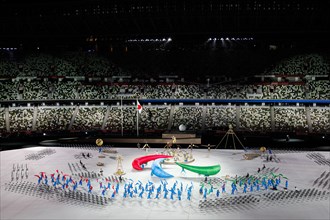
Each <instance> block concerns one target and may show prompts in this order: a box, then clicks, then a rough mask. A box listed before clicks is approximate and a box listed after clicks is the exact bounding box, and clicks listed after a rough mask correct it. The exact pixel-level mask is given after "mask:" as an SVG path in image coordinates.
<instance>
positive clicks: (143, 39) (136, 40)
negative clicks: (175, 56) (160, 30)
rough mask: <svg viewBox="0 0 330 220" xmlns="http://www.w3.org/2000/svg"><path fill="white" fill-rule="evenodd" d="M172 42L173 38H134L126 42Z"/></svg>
mask: <svg viewBox="0 0 330 220" xmlns="http://www.w3.org/2000/svg"><path fill="white" fill-rule="evenodd" d="M170 41H172V38H171V37H169V38H165V37H163V38H134V39H128V40H126V42H128V43H145V42H147V43H150V42H170Z"/></svg>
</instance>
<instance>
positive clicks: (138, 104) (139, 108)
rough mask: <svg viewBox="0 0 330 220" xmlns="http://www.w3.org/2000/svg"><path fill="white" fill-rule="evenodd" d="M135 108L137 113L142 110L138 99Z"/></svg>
mask: <svg viewBox="0 0 330 220" xmlns="http://www.w3.org/2000/svg"><path fill="white" fill-rule="evenodd" d="M137 110H138V111H139V113H140V114H141V112H142V105H141V104H140V102H139V101H137Z"/></svg>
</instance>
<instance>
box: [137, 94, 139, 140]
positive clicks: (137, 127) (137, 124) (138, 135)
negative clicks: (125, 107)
mask: <svg viewBox="0 0 330 220" xmlns="http://www.w3.org/2000/svg"><path fill="white" fill-rule="evenodd" d="M136 106H138V99H137V98H136ZM136 136H137V137H138V136H139V109H138V108H136Z"/></svg>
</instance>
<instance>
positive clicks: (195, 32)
mask: <svg viewBox="0 0 330 220" xmlns="http://www.w3.org/2000/svg"><path fill="white" fill-rule="evenodd" d="M0 4H1V7H0V8H1V9H0V12H1V13H0V19H1V23H2V24H1V26H0V34H1V36H2V37H1V38H2V39H3V40H6V39H22V38H27V39H34V38H39V39H42V38H45V39H48V38H52V39H55V38H59V39H60V38H63V39H66V38H77V37H87V36H102V37H134V36H135V37H136V36H164V35H167V36H169V35H171V36H189V37H201V36H202V37H209V36H211V35H217V34H237V35H244V34H245V35H247V34H253V35H259V36H263V37H274V34H276V35H275V37H277V36H278V37H289V38H292V37H306V38H312V37H315V36H317V37H318V38H325V39H327V38H328V37H329V28H328V26H329V21H330V18H329V16H330V13H328V10H329V2H328V1H320V0H313V1H306V0H293V1H287V0H271V1H269V0H245V1H240V0H222V1H219V0H112V1H106V0H93V1H92V0H66V1H64V0H56V1H52V0H51V1H42V0H38V1H22V2H21V1H18V0H2V1H1V3H0Z"/></svg>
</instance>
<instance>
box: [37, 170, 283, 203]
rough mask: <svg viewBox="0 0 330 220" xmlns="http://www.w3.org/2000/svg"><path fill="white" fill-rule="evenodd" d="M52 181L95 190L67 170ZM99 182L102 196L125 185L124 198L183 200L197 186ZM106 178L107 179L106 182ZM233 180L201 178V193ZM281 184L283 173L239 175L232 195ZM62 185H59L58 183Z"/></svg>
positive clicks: (40, 178)
mask: <svg viewBox="0 0 330 220" xmlns="http://www.w3.org/2000/svg"><path fill="white" fill-rule="evenodd" d="M35 176H37V177H38V184H45V185H50V183H49V180H48V177H47V175H46V173H45V172H40V175H35ZM50 177H51V178H50V179H51V185H52V186H53V187H56V188H62V189H63V190H65V189H69V190H71V189H72V190H73V191H76V190H77V188H78V187H80V188H81V189H82V190H85V191H87V192H88V193H92V192H93V186H92V183H91V180H90V179H88V178H84V177H80V179H79V181H75V180H73V179H72V177H71V176H70V175H67V174H64V173H63V172H59V171H58V170H56V173H53V174H50ZM96 181H97V182H98V184H99V191H101V195H102V196H107V195H108V196H109V197H110V198H115V197H116V196H117V195H118V194H119V188H120V186H122V185H123V193H122V197H123V198H136V197H137V198H144V197H146V198H147V199H160V198H163V199H168V198H169V199H171V200H174V199H178V200H182V197H183V194H184V193H185V196H186V199H187V200H191V197H192V189H193V188H194V186H193V183H192V182H191V183H190V184H186V186H185V188H184V187H183V183H182V182H178V181H177V180H176V181H175V182H173V184H171V186H169V184H168V182H167V181H166V180H165V179H163V180H160V183H158V184H157V183H154V182H151V181H149V180H148V182H147V183H145V184H143V183H142V182H141V181H140V180H138V181H137V182H134V180H132V179H128V180H126V181H125V182H123V183H121V182H119V181H118V180H117V179H112V180H111V179H108V178H106V177H105V178H102V179H96ZM104 181H105V182H104ZM229 182H230V181H228V180H224V181H221V182H220V183H218V184H216V185H215V184H211V181H210V180H209V182H208V183H204V182H201V184H200V189H199V193H200V195H202V197H203V199H206V198H207V197H208V196H209V195H211V194H214V195H215V197H216V198H218V197H220V194H221V193H222V194H225V193H226V183H229ZM280 184H281V175H277V176H276V175H274V174H271V175H269V176H268V177H267V175H264V176H263V177H262V178H260V177H259V178H256V177H253V176H246V177H245V178H240V179H236V180H234V181H232V182H231V195H234V194H237V192H238V187H239V188H240V189H241V192H243V193H247V192H253V191H260V190H262V189H264V190H268V189H273V190H277V188H278V186H279V185H280ZM288 184H289V183H288V179H286V181H285V187H284V186H283V188H284V189H288ZM58 186H59V187H58Z"/></svg>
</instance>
